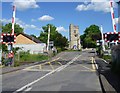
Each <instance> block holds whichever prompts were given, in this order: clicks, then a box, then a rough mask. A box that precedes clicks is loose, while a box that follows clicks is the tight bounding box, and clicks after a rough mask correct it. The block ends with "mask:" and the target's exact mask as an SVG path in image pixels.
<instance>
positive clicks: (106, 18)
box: [0, 0, 120, 39]
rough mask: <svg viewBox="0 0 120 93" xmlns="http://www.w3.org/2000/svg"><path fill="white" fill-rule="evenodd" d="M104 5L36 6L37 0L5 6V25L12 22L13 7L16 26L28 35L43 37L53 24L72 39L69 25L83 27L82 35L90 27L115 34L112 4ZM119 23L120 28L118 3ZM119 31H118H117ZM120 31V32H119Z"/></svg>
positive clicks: (55, 3) (73, 3) (96, 3)
mask: <svg viewBox="0 0 120 93" xmlns="http://www.w3.org/2000/svg"><path fill="white" fill-rule="evenodd" d="M102 1H103V2H96V0H91V2H36V1H35V0H23V1H22V0H14V2H2V18H1V19H0V21H2V22H3V24H7V23H9V22H11V18H12V5H13V4H14V5H16V23H17V24H19V25H20V26H21V27H22V28H24V33H26V34H29V35H31V34H34V35H36V36H39V35H40V32H41V31H42V26H46V25H47V24H53V25H55V26H56V27H57V30H58V31H59V32H60V33H61V34H62V35H63V36H66V37H67V38H68V39H69V25H70V24H74V25H77V26H79V33H80V34H81V35H82V34H83V33H84V31H85V29H86V28H87V27H89V26H90V25H93V24H95V25H98V26H101V25H102V27H103V32H112V31H113V28H112V19H111V13H110V4H109V2H108V1H107V0H102ZM114 13H115V23H116V25H117V26H118V24H120V17H119V16H118V6H117V4H116V3H115V2H114ZM117 28H118V27H117ZM117 30H118V29H117Z"/></svg>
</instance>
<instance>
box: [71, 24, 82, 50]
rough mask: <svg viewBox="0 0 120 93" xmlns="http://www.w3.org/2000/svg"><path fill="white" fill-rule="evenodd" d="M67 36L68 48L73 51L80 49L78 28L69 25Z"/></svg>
mask: <svg viewBox="0 0 120 93" xmlns="http://www.w3.org/2000/svg"><path fill="white" fill-rule="evenodd" d="M69 35H70V42H69V48H70V49H74V50H79V49H81V44H80V34H79V27H78V26H75V25H73V24H70V26H69Z"/></svg>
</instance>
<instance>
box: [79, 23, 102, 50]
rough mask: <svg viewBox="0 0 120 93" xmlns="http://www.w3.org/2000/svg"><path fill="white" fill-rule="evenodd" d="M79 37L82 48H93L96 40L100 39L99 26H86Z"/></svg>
mask: <svg viewBox="0 0 120 93" xmlns="http://www.w3.org/2000/svg"><path fill="white" fill-rule="evenodd" d="M80 38H81V41H82V45H83V47H84V48H86V47H88V48H95V47H96V40H100V39H101V32H100V30H99V26H97V25H91V26H90V27H88V28H86V29H85V31H84V34H83V35H81V36H80Z"/></svg>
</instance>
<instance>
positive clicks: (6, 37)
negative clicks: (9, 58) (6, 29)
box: [1, 34, 16, 44]
mask: <svg viewBox="0 0 120 93" xmlns="http://www.w3.org/2000/svg"><path fill="white" fill-rule="evenodd" d="M15 38H16V36H15V35H12V34H2V36H1V40H2V43H3V44H5V43H15Z"/></svg>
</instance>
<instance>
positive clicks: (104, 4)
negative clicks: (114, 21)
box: [76, 0, 116, 12]
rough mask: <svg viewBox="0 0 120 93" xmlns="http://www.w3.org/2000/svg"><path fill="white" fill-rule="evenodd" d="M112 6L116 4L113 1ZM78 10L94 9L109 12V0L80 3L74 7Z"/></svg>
mask: <svg viewBox="0 0 120 93" xmlns="http://www.w3.org/2000/svg"><path fill="white" fill-rule="evenodd" d="M113 5H114V7H116V4H115V3H113ZM76 10H78V11H87V10H94V11H103V12H110V2H109V1H108V0H100V2H98V0H91V3H89V4H86V3H84V4H81V5H78V6H77V7H76Z"/></svg>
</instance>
